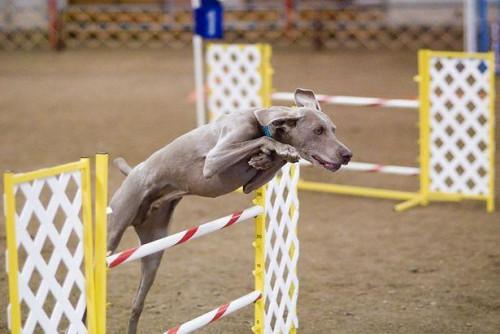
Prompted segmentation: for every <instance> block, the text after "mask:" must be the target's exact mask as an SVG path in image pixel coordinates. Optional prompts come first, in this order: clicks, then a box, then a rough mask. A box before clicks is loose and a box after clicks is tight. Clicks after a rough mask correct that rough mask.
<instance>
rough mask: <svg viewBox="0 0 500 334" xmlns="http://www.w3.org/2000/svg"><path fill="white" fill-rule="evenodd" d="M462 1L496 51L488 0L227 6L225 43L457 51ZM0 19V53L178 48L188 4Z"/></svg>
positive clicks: (38, 10)
mask: <svg viewBox="0 0 500 334" xmlns="http://www.w3.org/2000/svg"><path fill="white" fill-rule="evenodd" d="M467 2H469V3H474V5H473V6H477V3H479V2H483V3H484V4H483V5H482V6H486V7H489V9H488V13H487V14H486V15H487V16H489V17H488V18H487V20H489V25H490V26H491V33H492V35H493V36H492V37H493V39H494V41H493V44H494V45H496V44H497V43H498V22H497V20H498V19H497V17H498V15H497V12H498V10H499V9H498V7H499V3H500V2H499V1H491V0H490V1H482V0H481V1H469V0H466V1H465V4H464V1H462V0H441V1H431V0H420V1H418V0H330V1H320V0H282V1H279V0H260V1H257V0H247V1H244V0H228V1H224V8H225V17H224V19H225V24H224V29H225V32H226V35H225V39H226V40H227V41H245V42H252V41H259V42H263V41H265V42H272V43H273V44H274V45H280V46H290V45H295V46H300V47H304V48H311V47H313V48H315V49H321V48H325V49H339V48H342V49H345V48H356V49H360V48H361V49H391V50H402V49H410V50H416V49H418V48H424V47H427V48H438V49H453V50H459V49H461V48H462V47H463V45H464V43H463V37H464V35H466V34H465V33H464V31H465V30H466V29H467V26H466V25H467V15H466V14H467V9H466V8H467ZM0 13H1V15H0V48H2V49H7V50H11V49H34V48H37V49H39V48H40V49H44V48H45V49H47V48H50V47H53V48H62V47H67V48H77V47H98V46H106V47H120V46H126V47H130V48H140V47H151V48H170V49H180V48H185V47H187V46H189V45H190V42H191V29H192V13H191V1H189V0H164V1H154V0H47V1H41V0H2V1H1V2H0ZM464 14H465V15H464ZM481 19H482V20H484V19H485V18H484V17H482V18H481ZM486 25H488V24H487V23H485V22H482V24H481V28H480V29H487V28H486ZM471 47H472V46H471Z"/></svg>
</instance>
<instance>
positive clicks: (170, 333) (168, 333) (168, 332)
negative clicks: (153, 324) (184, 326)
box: [165, 325, 181, 334]
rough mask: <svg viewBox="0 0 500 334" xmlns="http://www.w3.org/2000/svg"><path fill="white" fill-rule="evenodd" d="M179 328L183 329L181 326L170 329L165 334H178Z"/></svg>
mask: <svg viewBox="0 0 500 334" xmlns="http://www.w3.org/2000/svg"><path fill="white" fill-rule="evenodd" d="M179 328H181V326H180V325H179V326H177V327H174V328H170V329H169V330H168V331H167V332H166V333H165V334H176V333H177V332H178V331H179Z"/></svg>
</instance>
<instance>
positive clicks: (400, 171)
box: [300, 160, 420, 176]
mask: <svg viewBox="0 0 500 334" xmlns="http://www.w3.org/2000/svg"><path fill="white" fill-rule="evenodd" d="M300 164H301V165H303V166H310V165H311V163H310V162H309V161H305V160H300ZM341 170H349V171H357V172H369V173H382V174H396V175H405V176H415V175H419V174H420V168H417V167H405V166H393V165H379V164H372V163H368V162H354V161H353V162H349V164H348V165H347V166H342V168H341Z"/></svg>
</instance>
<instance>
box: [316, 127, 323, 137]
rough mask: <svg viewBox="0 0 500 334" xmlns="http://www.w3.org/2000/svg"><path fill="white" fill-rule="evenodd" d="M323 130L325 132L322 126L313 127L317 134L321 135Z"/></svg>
mask: <svg viewBox="0 0 500 334" xmlns="http://www.w3.org/2000/svg"><path fill="white" fill-rule="evenodd" d="M323 132H325V129H324V128H323V127H319V128H316V129H314V134H316V135H318V136H319V135H322V134H323Z"/></svg>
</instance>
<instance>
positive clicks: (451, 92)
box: [428, 53, 494, 197]
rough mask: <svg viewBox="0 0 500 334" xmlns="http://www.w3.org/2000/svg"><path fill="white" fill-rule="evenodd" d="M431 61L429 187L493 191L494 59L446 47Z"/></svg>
mask: <svg viewBox="0 0 500 334" xmlns="http://www.w3.org/2000/svg"><path fill="white" fill-rule="evenodd" d="M428 61H429V63H428V66H429V85H428V94H429V108H428V110H429V115H428V117H429V128H430V132H429V159H430V161H429V190H430V191H431V192H435V193H446V194H460V195H466V196H486V197H488V196H492V189H493V184H492V183H493V175H492V173H493V172H494V171H493V166H494V164H493V158H494V156H493V153H492V152H493V151H494V140H493V138H494V137H493V122H494V120H493V112H492V110H493V98H492V95H493V94H494V91H492V89H493V84H492V80H493V76H492V73H493V66H494V63H493V61H492V60H491V59H490V58H489V57H485V56H484V55H483V56H479V55H476V56H475V55H473V54H470V55H465V54H457V55H456V56H453V54H451V55H448V54H442V53H430V54H429V58H428Z"/></svg>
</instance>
